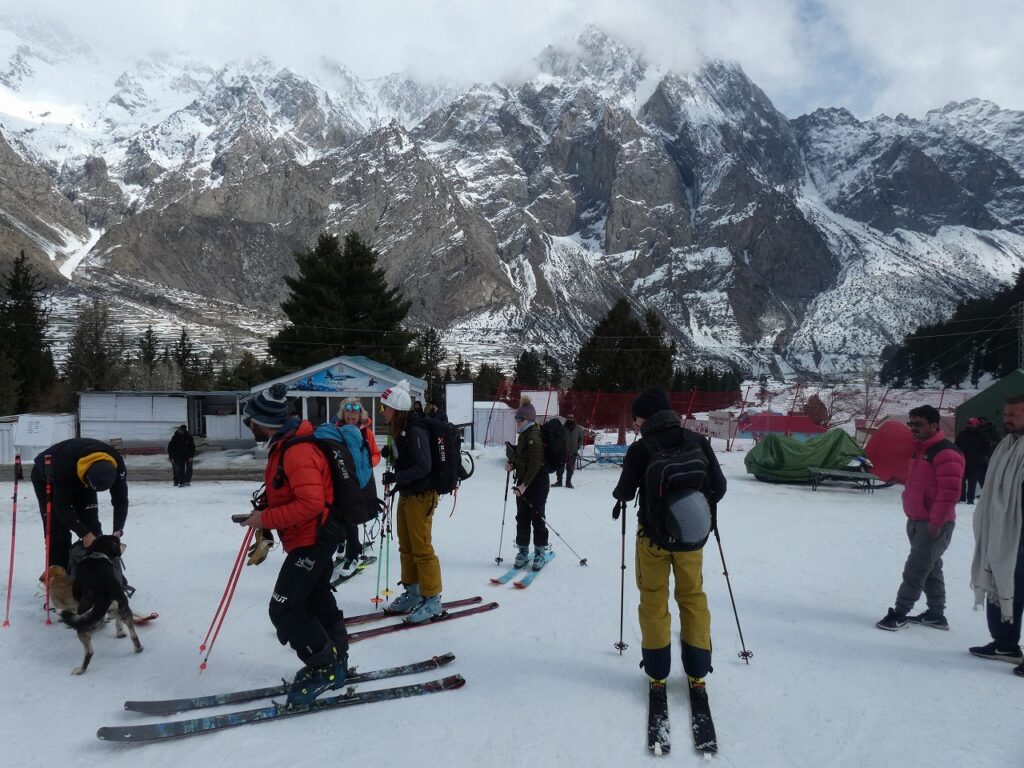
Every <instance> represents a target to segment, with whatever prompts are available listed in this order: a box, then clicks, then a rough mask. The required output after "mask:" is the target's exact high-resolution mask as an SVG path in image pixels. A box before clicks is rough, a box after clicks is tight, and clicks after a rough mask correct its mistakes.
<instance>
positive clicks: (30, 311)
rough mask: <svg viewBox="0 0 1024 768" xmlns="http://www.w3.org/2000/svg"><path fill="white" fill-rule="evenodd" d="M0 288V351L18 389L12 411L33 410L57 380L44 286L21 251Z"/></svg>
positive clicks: (0, 283)
mask: <svg viewBox="0 0 1024 768" xmlns="http://www.w3.org/2000/svg"><path fill="white" fill-rule="evenodd" d="M0 286H2V288H3V301H2V303H0V352H2V353H3V354H4V355H5V356H6V358H7V360H8V361H9V365H10V366H11V367H12V370H11V375H10V378H11V381H12V382H13V386H15V387H16V388H17V401H16V404H15V406H14V408H13V409H12V411H13V412H22V413H24V412H26V411H31V410H33V407H34V406H35V404H36V403H38V402H39V401H40V400H41V398H42V397H43V395H44V394H45V393H46V391H47V390H48V389H49V388H50V387H51V386H52V385H53V383H54V382H55V381H56V379H57V369H56V368H55V366H54V364H53V353H52V352H51V350H50V343H49V342H48V341H47V340H46V325H47V320H48V319H49V313H48V312H47V311H46V310H45V309H44V308H43V305H42V294H43V290H44V288H45V286H44V285H43V282H42V280H41V279H40V278H39V275H38V273H37V272H36V270H35V269H34V268H33V267H32V265H31V264H30V263H29V261H28V258H27V257H26V256H25V252H24V251H22V252H21V253H20V255H19V256H18V258H17V259H15V260H14V264H13V265H12V267H11V272H10V273H9V274H7V275H4V277H3V279H2V281H0Z"/></svg>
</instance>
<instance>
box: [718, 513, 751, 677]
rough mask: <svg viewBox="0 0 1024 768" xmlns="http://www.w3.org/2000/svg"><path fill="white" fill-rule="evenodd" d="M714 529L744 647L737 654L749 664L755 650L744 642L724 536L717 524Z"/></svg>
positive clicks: (737, 629) (741, 644)
mask: <svg viewBox="0 0 1024 768" xmlns="http://www.w3.org/2000/svg"><path fill="white" fill-rule="evenodd" d="M714 531H715V541H717V542H718V554H719V556H720V557H721V558H722V573H723V574H724V575H725V583H726V586H728V587H729V601H730V602H731V603H732V615H733V616H735V617H736V631H737V632H739V633H740V647H741V648H743V650H742V651H740V652H739V653H738V654H737V655H738V656H739V657H740V658H741V659H743V660H744V661H745V662H747V664H749V663H750V659H751V657H752V656H753V655H754V652H753V651H748V650H747V645H746V643H744V642H743V630H742V629H741V628H740V615H739V613H737V612H736V598H734V597H733V595H732V582H731V581H729V569H728V568H727V567H726V565H725V552H723V551H722V537H721V536H720V535H719V533H718V526H717V525H716V526H715V528H714Z"/></svg>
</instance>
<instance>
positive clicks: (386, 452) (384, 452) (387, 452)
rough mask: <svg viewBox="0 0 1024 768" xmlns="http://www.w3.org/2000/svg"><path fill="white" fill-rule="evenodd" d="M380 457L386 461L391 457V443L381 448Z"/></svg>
mask: <svg viewBox="0 0 1024 768" xmlns="http://www.w3.org/2000/svg"><path fill="white" fill-rule="evenodd" d="M380 457H381V458H382V459H384V460H385V461H387V460H388V459H390V458H391V446H390V445H385V446H384V447H383V448H381V449H380Z"/></svg>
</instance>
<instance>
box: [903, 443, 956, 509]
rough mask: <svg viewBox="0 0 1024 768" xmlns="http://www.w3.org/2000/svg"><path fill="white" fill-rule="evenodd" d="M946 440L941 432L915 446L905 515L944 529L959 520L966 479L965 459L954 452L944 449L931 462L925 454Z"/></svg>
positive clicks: (905, 488)
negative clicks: (957, 511) (943, 526)
mask: <svg viewBox="0 0 1024 768" xmlns="http://www.w3.org/2000/svg"><path fill="white" fill-rule="evenodd" d="M945 439H946V436H945V435H944V434H943V433H942V430H939V431H938V432H936V433H935V434H934V435H932V436H931V437H930V438H928V439H927V440H923V441H920V442H916V443H914V458H912V459H911V460H910V469H909V470H908V471H907V483H906V486H905V487H904V488H903V511H904V512H906V514H907V517H909V518H910V519H911V520H927V521H928V522H929V523H931V524H932V525H937V526H942V525H945V524H946V523H948V522H950V521H951V520H956V503H957V501H959V500H960V489H961V484H962V483H963V479H964V457H963V454H962V453H960V451H958V450H956V449H955V448H943V449H942V450H940V451H939V452H938V453H936V454H935V456H934V457H933V458H932V460H931V461H927V460H926V459H925V458H924V454H925V451H927V450H928V448H930V447H931V446H933V445H935V444H936V443H939V442H941V441H943V440H945Z"/></svg>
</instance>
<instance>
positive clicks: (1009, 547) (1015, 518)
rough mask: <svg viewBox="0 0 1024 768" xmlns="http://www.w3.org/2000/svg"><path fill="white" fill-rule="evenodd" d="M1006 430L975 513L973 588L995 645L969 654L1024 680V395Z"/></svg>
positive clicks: (1011, 408)
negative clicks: (1023, 635)
mask: <svg viewBox="0 0 1024 768" xmlns="http://www.w3.org/2000/svg"><path fill="white" fill-rule="evenodd" d="M1003 428H1004V429H1005V430H1006V436H1005V437H1004V438H1003V439H1002V440H1001V441H999V444H998V445H997V446H996V449H995V451H994V452H993V454H992V458H991V459H990V460H989V464H988V475H987V476H986V479H985V492H984V493H983V494H981V498H980V499H979V501H978V504H977V506H976V507H975V509H974V558H973V560H972V562H971V586H972V587H973V589H974V594H975V599H976V600H977V601H978V602H979V603H980V602H982V601H985V618H986V619H987V621H988V631H989V634H990V635H991V636H992V642H990V643H987V644H986V645H979V646H975V647H973V648H970V649H969V650H970V652H971V653H972V654H974V655H975V656H980V657H981V658H983V659H997V660H999V661H1008V662H1010V663H1012V664H1015V665H1016V666H1015V667H1014V670H1013V673H1014V674H1015V675H1018V676H1019V677H1024V653H1021V648H1020V632H1021V615H1022V614H1024V525H1022V522H1021V505H1022V503H1024V491H1022V485H1024V395H1017V396H1015V397H1009V398H1007V399H1006V402H1005V403H1004V405H1003Z"/></svg>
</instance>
